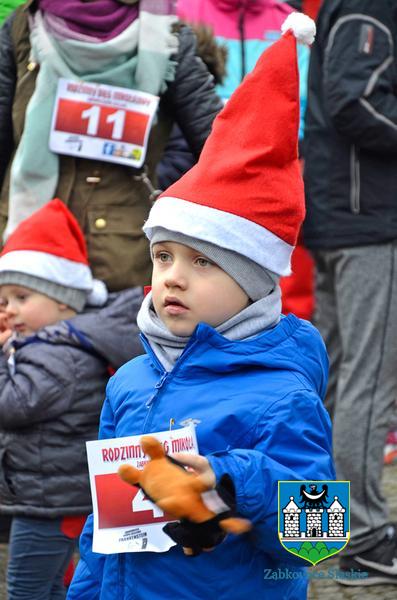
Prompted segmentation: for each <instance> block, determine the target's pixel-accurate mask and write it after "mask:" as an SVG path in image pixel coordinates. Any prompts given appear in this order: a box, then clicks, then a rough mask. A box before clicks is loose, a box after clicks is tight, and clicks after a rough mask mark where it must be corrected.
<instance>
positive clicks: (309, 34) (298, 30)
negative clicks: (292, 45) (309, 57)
mask: <svg viewBox="0 0 397 600" xmlns="http://www.w3.org/2000/svg"><path fill="white" fill-rule="evenodd" d="M281 31H282V32H283V33H286V32H287V31H292V33H293V34H294V36H295V37H296V39H297V40H298V42H302V43H303V44H307V45H308V46H310V44H312V43H313V42H314V38H315V37H316V24H315V22H314V21H313V19H311V18H310V17H308V16H307V15H304V14H303V13H299V12H292V13H290V14H289V15H288V17H287V18H286V19H285V21H284V23H283V24H282V26H281Z"/></svg>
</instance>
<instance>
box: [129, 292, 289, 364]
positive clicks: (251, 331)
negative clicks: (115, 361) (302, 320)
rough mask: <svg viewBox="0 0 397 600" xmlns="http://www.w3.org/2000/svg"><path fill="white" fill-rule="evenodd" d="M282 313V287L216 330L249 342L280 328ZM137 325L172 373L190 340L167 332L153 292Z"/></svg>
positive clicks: (142, 309) (233, 338) (138, 317)
mask: <svg viewBox="0 0 397 600" xmlns="http://www.w3.org/2000/svg"><path fill="white" fill-rule="evenodd" d="M280 314H281V291H280V287H279V286H276V287H275V288H274V290H273V291H272V292H271V293H270V294H269V295H268V296H266V297H265V298H261V299H260V300H258V301H257V302H254V303H253V304H250V305H249V306H247V308H245V309H244V310H242V311H241V312H239V313H237V315H234V317H231V318H230V319H228V320H227V321H225V322H224V323H221V324H220V325H218V327H215V330H216V331H217V332H218V333H220V334H222V335H223V336H224V337H225V338H226V339H228V340H231V341H237V340H246V339H248V338H251V337H254V336H255V335H258V334H259V333H262V332H263V331H264V330H265V329H270V328H271V327H274V326H275V325H277V323H278V322H279V320H280ZM137 324H138V327H139V329H140V330H141V332H142V333H143V334H144V335H145V336H146V337H147V339H148V340H149V343H150V346H151V348H152V350H153V352H154V353H155V355H156V356H157V358H158V359H159V361H160V362H161V364H162V365H163V367H164V368H165V370H166V371H171V370H172V369H173V367H174V365H175V363H176V361H177V360H178V358H179V357H180V355H181V354H182V352H183V350H184V348H185V346H186V344H187V343H188V342H189V340H190V337H182V336H177V335H173V334H172V333H171V332H170V331H169V329H167V327H166V326H165V325H164V323H163V322H162V321H161V319H160V318H159V317H158V316H157V314H156V313H155V311H154V308H153V303H152V292H150V293H149V294H148V295H147V296H146V298H145V299H144V301H143V303H142V306H141V308H140V310H139V313H138V316H137Z"/></svg>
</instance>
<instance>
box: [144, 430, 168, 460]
mask: <svg viewBox="0 0 397 600" xmlns="http://www.w3.org/2000/svg"><path fill="white" fill-rule="evenodd" d="M141 446H142V449H143V451H144V453H145V454H148V455H149V456H150V458H152V459H153V458H154V459H156V458H163V457H164V456H165V453H164V450H163V447H162V445H161V444H160V442H159V441H158V440H157V439H156V438H155V437H153V436H151V435H145V436H144V437H143V438H142V439H141Z"/></svg>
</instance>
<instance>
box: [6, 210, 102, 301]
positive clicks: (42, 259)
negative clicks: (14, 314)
mask: <svg viewBox="0 0 397 600" xmlns="http://www.w3.org/2000/svg"><path fill="white" fill-rule="evenodd" d="M0 285H21V286H24V287H28V288H30V289H33V290H35V291H38V292H40V293H42V294H45V295H47V296H49V297H50V298H53V299H54V300H57V301H58V302H62V303H63V304H66V305H67V306H69V307H70V308H73V309H74V310H76V311H77V312H79V311H80V310H82V308H83V307H84V304H85V303H86V302H87V303H88V304H92V305H94V306H101V305H103V304H104V303H105V302H106V299H107V290H106V286H105V284H104V283H103V282H102V281H99V280H95V279H93V277H92V273H91V269H90V267H89V265H88V258H87V249H86V244H85V240H84V236H83V234H82V231H81V229H80V226H79V224H78V222H77V221H76V219H75V217H74V216H73V215H72V213H71V212H70V210H69V209H68V208H67V207H66V205H65V204H64V203H63V202H62V201H61V200H59V199H58V198H56V199H54V200H51V201H50V202H48V203H47V204H45V205H44V206H43V207H42V208H41V209H40V210H38V211H36V212H35V213H33V214H32V215H31V216H30V217H28V218H27V219H25V220H24V221H22V222H21V223H20V225H19V226H18V227H17V228H16V229H15V231H14V232H13V233H12V234H11V235H10V237H9V238H8V239H7V242H6V244H5V246H4V248H3V251H2V252H1V254H0Z"/></svg>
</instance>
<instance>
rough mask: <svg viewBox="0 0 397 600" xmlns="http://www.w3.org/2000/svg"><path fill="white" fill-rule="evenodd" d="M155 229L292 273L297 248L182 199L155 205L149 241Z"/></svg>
mask: <svg viewBox="0 0 397 600" xmlns="http://www.w3.org/2000/svg"><path fill="white" fill-rule="evenodd" d="M155 227H162V228H164V229H169V230H170V231H177V232H180V233H183V234H184V235H188V236H190V237H193V238H197V239H198V240H203V241H205V242H210V243H212V244H216V245H217V246H220V247H221V248H225V249H227V250H234V252H238V253H239V254H241V255H243V256H245V257H247V258H250V259H251V260H253V261H254V262H256V263H258V264H259V265H260V266H261V267H265V268H266V269H269V271H273V273H277V274H278V275H289V274H290V273H291V267H290V259H291V254H292V251H293V249H294V247H293V246H290V244H287V242H284V240H282V239H281V238H279V237H277V236H276V235H275V234H274V233H272V232H271V231H269V230H268V229H265V228H264V227H262V226H261V225H258V224H257V223H255V222H254V221H250V220H248V219H245V218H244V217H240V216H238V215H235V214H232V213H228V212H226V211H222V210H218V209H216V208H210V207H209V206H204V205H202V204H195V203H193V202H188V201H187V200H181V199H180V198H170V197H166V196H162V197H161V198H159V199H158V200H156V202H155V203H154V205H153V207H152V209H151V211H150V213H149V218H148V220H147V221H146V223H145V225H144V227H143V231H144V232H145V233H146V236H147V237H148V238H149V240H150V239H151V238H152V236H153V230H154V228H155Z"/></svg>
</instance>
